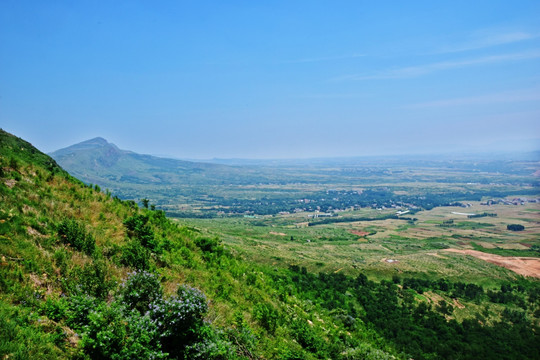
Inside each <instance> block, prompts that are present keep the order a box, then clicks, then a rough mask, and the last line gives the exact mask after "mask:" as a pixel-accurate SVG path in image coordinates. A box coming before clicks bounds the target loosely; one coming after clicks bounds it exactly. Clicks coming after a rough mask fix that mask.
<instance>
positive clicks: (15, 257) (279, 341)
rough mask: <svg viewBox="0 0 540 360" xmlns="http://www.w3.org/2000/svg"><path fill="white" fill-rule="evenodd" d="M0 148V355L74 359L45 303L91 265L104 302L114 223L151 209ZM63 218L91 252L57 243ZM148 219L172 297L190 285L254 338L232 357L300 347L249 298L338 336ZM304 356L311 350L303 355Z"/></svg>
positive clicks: (191, 235) (13, 142) (5, 141)
mask: <svg viewBox="0 0 540 360" xmlns="http://www.w3.org/2000/svg"><path fill="white" fill-rule="evenodd" d="M0 146H1V147H0V156H1V157H0V168H1V169H2V171H1V174H0V259H1V263H0V314H1V316H0V319H1V320H0V328H1V330H0V334H2V335H0V355H2V356H4V355H5V356H8V355H9V358H20V359H24V358H43V359H46V358H51V359H53V358H54V359H56V358H63V357H65V358H72V357H79V356H83V357H84V355H83V354H82V352H81V346H80V341H79V340H78V339H79V338H78V337H77V336H76V335H75V333H74V331H73V330H72V329H70V328H69V327H68V326H67V325H66V324H65V322H64V321H63V320H61V319H60V320H58V321H54V320H53V319H51V317H50V313H49V312H48V311H47V306H48V304H51V303H55V301H59V300H61V298H62V297H63V296H65V295H68V296H69V292H70V289H71V288H70V284H71V285H73V284H74V283H79V282H81V281H85V278H84V277H83V276H82V275H81V274H84V273H85V271H87V270H88V271H89V270H91V269H93V266H96V263H99V264H103V265H104V269H105V270H104V275H103V278H102V280H103V281H104V282H105V283H107V284H111V285H110V290H109V298H111V296H113V295H114V293H115V285H114V284H116V283H119V282H121V281H122V280H123V279H125V278H126V276H127V273H128V272H129V271H130V270H132V269H130V268H129V267H126V266H124V265H123V264H122V261H121V259H122V253H123V251H124V249H125V246H126V243H127V241H128V240H127V232H126V229H125V227H124V225H123V221H124V220H125V219H126V218H128V217H129V216H133V215H134V214H137V213H139V214H143V213H145V214H151V213H152V212H151V211H149V210H144V209H139V208H138V207H137V206H133V204H130V203H125V202H121V201H119V200H116V199H113V198H111V196H110V195H109V194H104V193H102V192H100V191H98V190H97V189H96V188H92V187H88V186H86V185H84V184H83V183H81V182H80V181H78V180H76V179H74V178H72V177H71V176H70V175H69V174H67V173H66V172H65V171H63V170H62V169H61V168H60V167H59V166H58V165H57V164H56V163H55V162H54V160H52V159H50V158H49V157H48V156H46V155H45V154H42V153H41V152H39V151H38V150H36V149H35V148H33V147H32V146H31V145H30V144H29V143H27V142H25V141H23V140H21V139H18V138H16V137H14V136H12V135H10V134H8V133H6V132H4V131H1V130H0ZM64 219H75V220H76V221H77V222H78V223H80V224H84V227H85V228H86V231H87V232H88V233H89V234H91V235H92V236H93V237H94V238H95V240H96V245H97V251H96V253H95V254H93V255H92V256H89V255H86V254H84V253H82V252H79V251H76V250H75V249H74V248H73V247H72V246H69V245H68V244H63V243H62V242H61V241H60V239H59V237H58V234H57V227H58V224H59V223H60V222H61V221H62V220H64ZM158 222H159V221H156V222H155V223H152V228H153V230H154V232H155V234H156V238H157V239H160V240H164V239H167V241H168V242H169V248H168V250H167V251H163V252H162V253H161V254H152V256H151V259H150V266H151V268H152V269H153V270H154V271H156V272H157V273H159V274H160V275H161V276H162V284H163V286H164V289H165V291H166V292H168V293H172V292H173V291H174V290H175V289H176V287H177V284H178V283H188V284H191V285H192V286H195V287H198V288H200V289H201V290H202V291H203V292H205V293H206V294H207V296H208V297H209V299H210V310H209V312H208V315H207V320H209V321H211V322H212V323H213V324H214V326H216V327H220V328H222V329H232V330H234V328H237V327H238V319H239V318H240V319H241V318H243V319H244V320H243V323H244V324H243V325H242V326H243V328H244V329H249V331H250V332H251V333H253V334H254V336H255V337H256V339H257V341H256V346H254V347H252V348H250V349H245V348H246V346H244V345H242V346H239V347H238V349H240V350H238V352H239V353H243V354H244V355H245V354H248V357H246V358H259V357H263V358H276V357H279V356H280V355H279V354H284V353H294V352H295V351H296V352H299V353H301V352H302V350H301V348H300V346H299V345H298V344H297V343H296V342H295V341H292V340H291V335H290V334H289V331H290V330H288V329H287V327H286V326H285V325H283V326H278V327H277V328H276V329H272V331H271V332H269V331H268V330H267V329H265V328H264V327H263V326H261V325H260V322H258V321H257V320H256V319H254V312H253V309H254V306H255V304H268V305H269V306H270V307H271V308H273V309H276V310H277V311H278V312H279V313H280V314H281V313H283V314H288V315H287V316H288V317H294V318H307V317H309V318H311V319H313V322H314V323H315V325H314V326H315V328H316V329H317V332H319V333H320V336H321V337H322V338H325V339H326V341H329V339H330V338H331V337H335V336H340V337H343V336H345V335H344V330H343V329H342V328H340V327H337V326H335V327H334V326H332V325H330V326H331V330H328V329H327V330H323V328H322V324H332V322H333V320H332V317H331V316H330V315H329V314H328V312H327V311H325V310H322V309H317V308H314V307H313V305H311V304H310V303H309V302H308V303H306V302H303V301H301V300H299V299H296V298H294V297H291V298H289V299H288V300H287V301H286V302H283V301H281V300H280V299H279V298H278V292H277V290H276V286H275V284H273V282H272V279H271V278H270V277H269V276H267V275H266V274H265V273H264V272H263V271H262V270H264V269H259V268H258V267H257V266H255V265H253V264H250V263H247V262H245V261H242V260H240V259H237V258H236V257H235V256H234V255H233V254H228V253H227V252H225V253H224V255H221V256H217V255H214V254H208V253H205V252H203V251H201V249H200V248H199V247H197V246H196V245H195V241H196V240H197V239H198V238H200V235H199V234H198V232H197V231H196V230H194V229H190V228H188V227H179V226H177V225H175V224H172V223H170V222H169V221H160V223H158ZM88 271H87V272H88ZM247 279H249V280H247ZM354 335H355V337H356V339H358V340H362V339H363V340H362V341H364V342H366V346H368V347H370V346H371V345H369V344H370V343H372V342H374V343H375V342H376V343H377V347H378V348H384V349H386V350H387V351H390V352H395V351H394V350H392V348H391V347H390V346H389V345H388V344H387V343H386V342H385V341H384V340H383V339H382V338H380V337H379V336H378V335H377V334H375V333H374V332H373V331H370V330H366V329H362V328H359V329H358V331H357V333H356V334H354ZM348 336H351V334H350V333H349V335H348ZM242 349H243V350H242ZM378 351H379V350H378ZM305 358H311V355H309V353H307V352H305Z"/></svg>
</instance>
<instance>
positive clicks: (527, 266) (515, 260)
mask: <svg viewBox="0 0 540 360" xmlns="http://www.w3.org/2000/svg"><path fill="white" fill-rule="evenodd" d="M443 251H449V252H453V253H458V254H465V255H471V256H474V257H476V258H478V259H481V260H484V261H487V262H490V263H492V264H495V265H498V266H502V267H505V268H507V269H509V270H512V271H513V272H515V273H518V274H520V275H523V276H532V277H536V278H540V259H538V258H533V257H514V256H500V255H495V254H488V253H484V252H481V251H476V250H459V249H445V250H443Z"/></svg>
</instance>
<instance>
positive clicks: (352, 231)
mask: <svg viewBox="0 0 540 360" xmlns="http://www.w3.org/2000/svg"><path fill="white" fill-rule="evenodd" d="M349 232H350V233H351V234H353V235H358V236H366V235H369V233H368V232H366V231H359V230H351V231H349Z"/></svg>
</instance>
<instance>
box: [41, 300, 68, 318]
mask: <svg viewBox="0 0 540 360" xmlns="http://www.w3.org/2000/svg"><path fill="white" fill-rule="evenodd" d="M68 307H69V303H68V301H67V300H66V299H65V298H59V299H52V298H48V299H47V301H45V303H44V304H43V308H42V310H43V313H44V314H45V315H46V316H47V317H48V318H49V319H51V320H54V321H60V320H61V319H64V318H65V317H66V315H67V313H68Z"/></svg>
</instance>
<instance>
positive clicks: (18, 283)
mask: <svg viewBox="0 0 540 360" xmlns="http://www.w3.org/2000/svg"><path fill="white" fill-rule="evenodd" d="M0 169H1V172H0V357H1V358H3V359H58V358H77V359H88V358H91V359H148V358H156V359H166V358H171V359H258V358H261V359H262V358H268V359H338V360H339V359H392V358H400V359H401V358H403V359H404V358H411V357H413V358H415V359H427V358H456V359H477V358H506V359H511V358H535V357H536V356H537V354H538V353H539V352H540V348H539V347H540V341H539V340H540V339H539V336H538V328H537V327H536V326H535V323H537V322H538V319H537V316H536V315H535V316H536V318H532V317H533V315H531V314H534V313H539V314H540V310H538V309H539V306H540V291H539V290H540V288H539V287H538V283H537V282H531V281H526V280H522V281H520V282H519V283H518V284H516V285H515V286H514V285H512V284H510V285H508V286H506V287H505V288H504V289H501V291H491V290H490V291H488V292H487V293H485V292H484V289H482V288H481V287H479V286H476V285H474V284H462V283H456V284H452V283H450V282H448V281H444V280H442V279H439V280H435V279H434V280H433V281H429V280H425V279H423V280H422V279H408V278H404V279H403V280H401V279H400V278H399V277H396V278H395V279H394V281H393V282H388V281H386V282H385V281H383V282H381V283H376V282H373V281H369V280H368V279H367V278H366V277H365V276H364V275H363V274H361V273H360V274H359V275H358V276H357V277H356V278H352V277H347V276H345V275H343V274H341V273H329V274H325V273H321V274H310V273H308V272H307V271H306V269H305V268H299V267H298V266H295V265H294V264H291V266H290V268H288V269H281V268H274V267H270V266H262V265H258V264H253V263H249V262H246V261H244V260H242V259H241V258H240V257H239V256H237V255H235V254H234V253H231V251H230V250H228V249H227V248H226V247H224V245H223V244H222V243H221V241H220V240H219V239H217V238H214V237H209V236H207V235H206V231H205V229H196V228H192V227H187V226H178V224H176V223H173V222H171V221H170V220H168V219H167V218H166V217H165V216H164V213H163V212H161V211H151V210H148V209H140V208H138V207H137V205H136V204H135V203H134V202H132V201H121V200H119V199H118V198H113V197H111V195H110V194H104V193H102V192H100V190H99V188H98V187H90V186H87V185H85V184H83V183H82V182H80V181H79V180H77V179H75V178H73V177H71V176H70V175H69V174H68V173H66V172H65V171H63V170H62V169H61V168H60V167H59V166H58V165H57V164H56V163H55V162H54V161H53V160H52V159H50V158H48V157H47V156H46V155H45V154H43V153H41V152H39V151H38V150H37V149H35V148H33V147H32V146H31V145H30V144H28V143H27V142H25V141H22V140H21V139H18V138H16V137H14V136H12V135H10V134H8V133H6V132H4V131H2V130H0ZM398 285H399V286H398ZM518 285H519V288H518V287H517V286H518ZM450 291H451V293H450ZM205 294H206V296H205ZM421 294H423V295H421ZM428 297H433V298H436V299H439V300H438V305H437V307H436V308H434V307H432V305H431V301H430V300H428ZM486 298H489V299H492V300H490V301H492V303H490V304H491V305H490V306H491V310H489V309H488V310H482V313H483V314H485V313H489V312H497V311H498V312H501V313H502V315H501V317H500V318H498V319H499V320H497V321H493V320H489V321H488V319H487V318H483V317H482V318H480V317H478V316H479V315H480V310H477V312H476V313H475V312H474V310H471V311H472V314H473V316H476V317H472V318H471V319H465V320H463V321H461V322H458V321H456V319H454V318H452V306H451V305H449V304H450V303H452V304H465V305H464V306H471V308H472V309H475V308H478V306H477V305H475V304H476V302H480V301H486ZM503 301H504V304H508V305H504V306H505V307H502V308H501V306H502V305H500V304H499V303H502V302H503ZM495 302H497V304H495ZM523 307H525V308H526V309H527V312H525V311H523V310H521V309H522V308H523ZM494 309H495V310H494ZM502 309H504V310H505V311H502ZM485 316H487V315H485Z"/></svg>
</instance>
